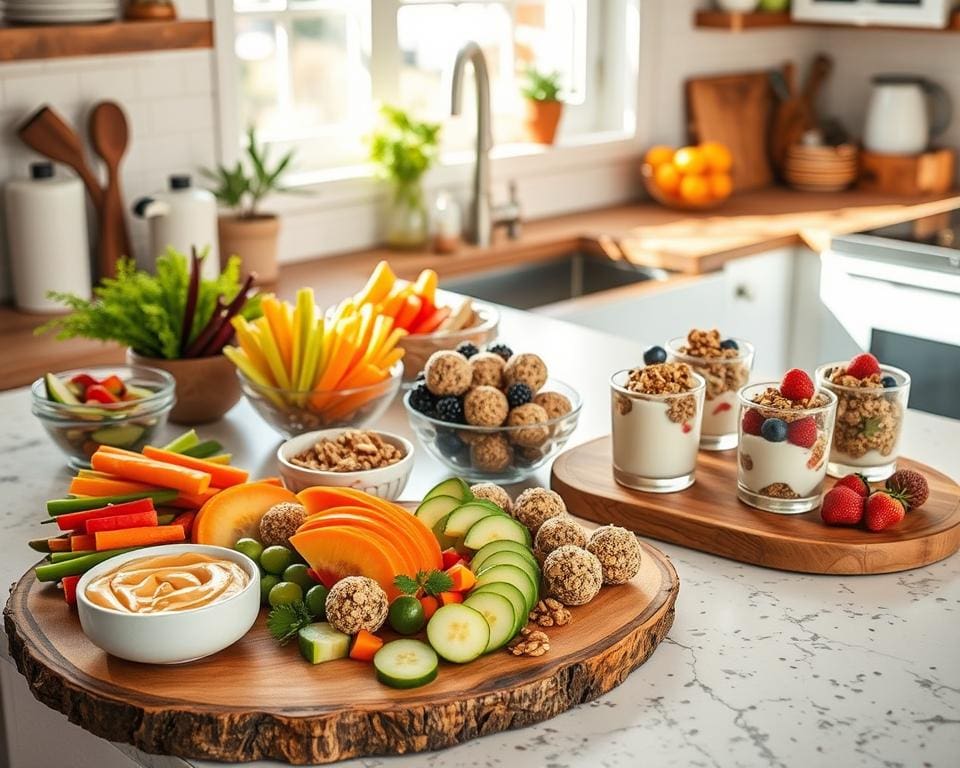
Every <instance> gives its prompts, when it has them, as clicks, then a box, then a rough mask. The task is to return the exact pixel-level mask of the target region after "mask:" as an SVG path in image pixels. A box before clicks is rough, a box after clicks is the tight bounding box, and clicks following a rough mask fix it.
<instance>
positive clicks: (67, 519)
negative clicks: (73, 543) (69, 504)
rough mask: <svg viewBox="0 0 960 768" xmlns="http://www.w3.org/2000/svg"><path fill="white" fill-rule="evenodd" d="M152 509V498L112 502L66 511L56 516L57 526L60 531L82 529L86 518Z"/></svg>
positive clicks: (131, 513) (91, 518)
mask: <svg viewBox="0 0 960 768" xmlns="http://www.w3.org/2000/svg"><path fill="white" fill-rule="evenodd" d="M153 509H154V506H153V499H139V500H137V501H128V502H126V503H124V504H113V505H110V506H106V507H100V508H99V509H91V510H88V511H87V512H68V513H67V514H65V515H60V516H59V517H57V527H58V528H59V529H60V530H61V531H72V530H75V529H76V530H80V529H83V527H84V523H86V522H87V520H94V519H96V518H98V517H114V516H115V515H135V514H137V513H138V512H150V511H153Z"/></svg>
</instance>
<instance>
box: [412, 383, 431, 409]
mask: <svg viewBox="0 0 960 768" xmlns="http://www.w3.org/2000/svg"><path fill="white" fill-rule="evenodd" d="M409 402H410V407H411V408H413V410H415V411H419V412H420V413H423V414H426V415H427V416H432V415H433V411H434V408H436V405H437V398H436V397H435V396H434V395H433V393H432V392H430V390H429V389H427V385H426V384H425V383H424V382H422V381H420V382H417V383H416V384H414V385H413V389H411V390H410V400H409Z"/></svg>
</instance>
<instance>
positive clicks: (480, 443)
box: [470, 435, 513, 472]
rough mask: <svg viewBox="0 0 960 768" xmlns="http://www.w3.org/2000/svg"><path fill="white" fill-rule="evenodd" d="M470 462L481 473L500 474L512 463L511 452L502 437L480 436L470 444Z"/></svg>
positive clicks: (505, 439)
mask: <svg viewBox="0 0 960 768" xmlns="http://www.w3.org/2000/svg"><path fill="white" fill-rule="evenodd" d="M470 461H471V463H472V464H473V468H474V469H478V470H480V471H481V472H502V471H503V470H505V469H506V468H507V467H509V466H510V463H511V462H512V461H513V451H512V450H511V449H510V443H508V442H507V438H505V437H504V436H503V435H480V436H479V437H476V438H475V439H474V440H473V441H471V443H470Z"/></svg>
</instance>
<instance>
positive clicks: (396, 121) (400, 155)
mask: <svg viewBox="0 0 960 768" xmlns="http://www.w3.org/2000/svg"><path fill="white" fill-rule="evenodd" d="M380 114H381V118H382V119H381V124H380V126H379V127H378V129H377V130H376V131H375V132H374V133H373V135H372V136H371V137H370V139H369V144H370V160H371V161H372V162H373V163H374V165H376V167H377V172H378V175H379V176H380V177H381V178H384V179H386V180H388V181H389V182H390V183H391V184H392V185H393V195H392V197H391V200H390V207H389V210H388V214H387V226H386V235H385V239H386V242H387V244H388V245H390V246H393V247H395V248H418V247H420V246H422V245H423V244H424V243H426V241H427V237H428V236H429V234H430V219H429V216H428V214H427V207H426V204H425V202H424V199H423V184H422V180H423V175H424V174H425V173H426V172H427V171H428V170H429V169H430V167H431V166H432V165H433V164H434V162H435V161H436V159H437V154H438V151H439V145H440V124H439V123H427V122H420V121H417V120H414V119H413V118H411V117H410V115H408V114H407V113H406V112H404V111H403V110H402V109H397V108H396V107H389V106H384V107H383V108H382V109H381V110H380Z"/></svg>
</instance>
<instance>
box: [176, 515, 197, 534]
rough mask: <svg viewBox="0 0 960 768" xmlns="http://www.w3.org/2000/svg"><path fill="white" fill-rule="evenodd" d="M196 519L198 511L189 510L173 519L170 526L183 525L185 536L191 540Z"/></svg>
mask: <svg viewBox="0 0 960 768" xmlns="http://www.w3.org/2000/svg"><path fill="white" fill-rule="evenodd" d="M196 519H197V510H195V509H188V510H187V511H186V512H181V513H180V514H179V515H177V516H176V517H175V518H173V522H171V523H170V525H182V526H183V533H184V535H186V536H187V537H188V538H189V536H190V532H191V531H192V530H193V521H194V520H196Z"/></svg>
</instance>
